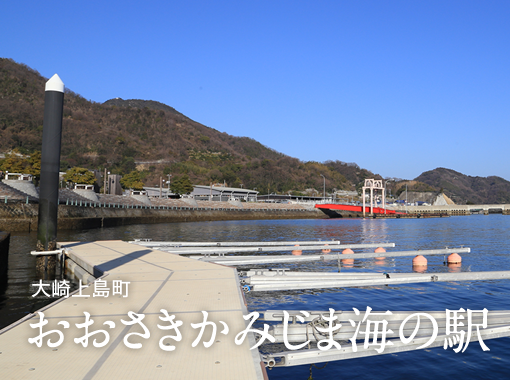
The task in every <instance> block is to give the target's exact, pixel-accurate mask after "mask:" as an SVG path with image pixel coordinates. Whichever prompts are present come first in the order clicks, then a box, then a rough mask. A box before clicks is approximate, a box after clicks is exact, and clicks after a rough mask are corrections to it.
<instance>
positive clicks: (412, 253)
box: [323, 247, 471, 261]
mask: <svg viewBox="0 0 510 380" xmlns="http://www.w3.org/2000/svg"><path fill="white" fill-rule="evenodd" d="M469 252H471V248H468V247H465V248H464V247H460V248H445V249H424V250H417V251H396V252H384V253H373V252H371V253H355V254H352V255H342V256H340V255H324V256H323V260H324V261H329V260H338V259H371V258H375V257H400V256H415V255H422V256H427V255H447V254H449V253H469Z"/></svg>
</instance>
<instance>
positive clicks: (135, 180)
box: [120, 170, 143, 190]
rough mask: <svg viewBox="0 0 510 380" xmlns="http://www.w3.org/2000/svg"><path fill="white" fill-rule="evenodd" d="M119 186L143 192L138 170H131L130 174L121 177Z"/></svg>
mask: <svg viewBox="0 0 510 380" xmlns="http://www.w3.org/2000/svg"><path fill="white" fill-rule="evenodd" d="M120 184H121V185H122V187H123V188H125V189H133V190H143V182H142V179H141V176H140V172H139V171H138V170H133V171H132V172H131V173H129V174H126V175H125V176H123V177H122V179H121V180H120Z"/></svg>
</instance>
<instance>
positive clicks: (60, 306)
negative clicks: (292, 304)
mask: <svg viewBox="0 0 510 380" xmlns="http://www.w3.org/2000/svg"><path fill="white" fill-rule="evenodd" d="M61 247H62V248H64V249H65V251H66V252H67V255H68V256H69V257H70V259H71V260H73V261H74V262H75V263H78V265H80V267H81V268H83V269H84V270H86V271H87V272H88V273H90V274H93V275H94V276H95V277H99V276H104V277H103V278H102V280H104V281H106V283H107V284H108V285H109V286H110V287H111V284H112V281H113V280H122V281H124V282H127V281H129V282H130V284H129V287H128V289H129V293H128V297H123V296H122V295H115V296H112V295H111V294H110V295H109V297H107V298H103V297H93V296H92V295H93V293H94V286H89V287H88V288H86V289H83V291H82V294H83V295H89V296H90V297H88V298H78V297H69V298H62V299H60V300H59V301H57V302H55V303H54V304H52V305H49V306H48V307H46V308H44V309H43V310H42V312H43V313H44V318H45V319H47V320H48V321H49V323H48V324H47V325H46V326H44V328H43V329H44V331H49V330H53V329H59V330H61V331H62V332H63V334H64V337H65V340H64V342H63V343H62V344H61V345H60V346H59V347H55V348H52V347H48V345H47V343H46V342H47V339H48V338H50V340H51V341H52V342H55V341H57V340H58V336H57V334H52V335H49V336H47V337H44V339H43V341H44V343H43V345H42V347H37V346H36V344H30V343H29V342H28V339H29V338H34V337H36V336H38V334H39V330H38V328H31V327H30V324H35V323H37V322H39V315H38V314H30V315H28V316H27V317H26V318H24V319H23V320H21V321H20V322H17V323H15V324H14V325H11V326H8V327H7V328H5V329H4V330H2V332H1V334H0V352H1V353H0V374H1V378H2V379H16V380H20V379H37V380H44V379H48V380H55V379H94V380H96V379H108V380H112V379H123V380H129V379H263V378H264V376H265V369H264V366H263V365H261V361H260V355H259V352H258V351H257V350H251V351H250V347H252V346H253V345H254V337H253V336H252V335H251V334H248V337H247V339H246V340H245V341H244V343H243V344H241V345H239V346H238V345H236V344H235V343H234V338H235V336H236V334H238V333H239V332H241V331H243V330H244V329H245V320H244V319H243V314H244V315H246V314H247V310H246V305H245V302H244V300H243V295H242V292H241V290H240V287H239V283H238V279H237V273H236V270H235V269H234V268H228V267H224V266H220V265H215V264H210V263H204V262H200V261H197V260H190V259H188V258H185V257H180V256H178V255H174V254H170V253H166V252H161V251H154V250H152V249H149V248H144V247H140V246H138V245H133V244H128V243H126V242H121V241H101V242H94V243H63V244H61ZM162 309H165V310H167V311H168V314H169V315H175V321H182V322H183V325H182V326H180V327H179V330H180V332H181V334H182V340H181V341H180V342H177V341H175V340H172V339H170V338H167V339H166V340H165V343H169V344H171V345H173V346H175V347H176V349H175V350H174V351H168V352H167V351H163V350H162V349H161V348H160V347H159V341H160V339H161V338H162V337H163V336H168V335H176V333H175V331H171V330H161V329H159V328H158V327H157V326H158V325H164V326H168V325H169V322H163V321H162V320H161V319H160V318H159V317H163V313H162V312H161V310H162ZM130 311H132V312H135V313H137V314H144V315H145V318H144V319H143V321H142V322H143V323H144V324H145V326H146V327H147V328H148V330H149V331H150V337H149V338H147V339H144V338H142V337H140V336H134V335H133V336H130V337H129V341H131V342H132V343H141V344H142V345H143V347H142V348H140V349H131V348H127V347H126V345H125V344H124V339H125V338H126V337H127V336H128V335H129V334H131V333H143V329H142V328H141V326H139V325H132V326H127V325H124V324H123V323H122V321H121V320H124V321H130V320H131V319H130V317H129V316H128V312H130ZM202 311H207V312H208V313H209V315H208V321H212V322H215V323H216V325H217V327H218V329H217V331H216V338H215V340H214V343H213V344H212V346H211V347H209V348H205V347H204V346H203V342H207V341H209V339H210V337H211V331H212V327H211V326H207V328H206V330H205V332H204V335H203V337H202V339H201V341H200V343H199V344H198V345H197V346H196V347H192V342H193V341H194V340H195V338H197V336H198V333H199V332H200V329H194V328H192V327H191V325H190V324H191V323H201V322H203V314H202ZM84 312H88V313H90V315H91V319H92V320H94V322H95V323H94V324H93V325H92V326H90V331H91V332H92V331H95V330H106V331H107V332H108V333H109V335H110V339H109V343H108V344H107V345H106V346H104V347H100V348H98V347H94V346H93V343H92V341H93V340H94V339H97V340H98V341H102V340H103V334H98V335H95V336H93V337H91V338H90V342H89V344H88V346H87V347H83V346H82V345H81V344H76V343H75V342H74V341H73V339H75V338H79V337H81V336H83V335H84V329H83V328H81V329H80V328H77V327H76V326H75V324H76V323H78V324H81V323H84V321H85V315H84ZM60 321H67V322H68V323H69V324H70V327H69V328H68V329H65V328H63V326H62V325H57V323H58V322H60ZM106 321H112V322H114V323H115V328H112V329H110V328H109V327H107V326H106V325H103V323H104V322H106ZM220 321H223V322H225V323H226V324H227V326H228V328H229V332H228V334H227V335H223V334H221V331H222V330H223V327H222V324H221V323H220Z"/></svg>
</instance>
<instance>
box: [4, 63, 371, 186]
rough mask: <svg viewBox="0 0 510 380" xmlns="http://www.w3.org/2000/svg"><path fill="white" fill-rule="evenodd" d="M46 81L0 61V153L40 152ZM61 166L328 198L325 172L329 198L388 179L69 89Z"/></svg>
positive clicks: (150, 104)
mask: <svg viewBox="0 0 510 380" xmlns="http://www.w3.org/2000/svg"><path fill="white" fill-rule="evenodd" d="M46 81H47V79H46V78H43V77H42V76H41V75H40V74H39V73H38V72H37V71H35V70H33V69H31V68H29V67H27V66H26V65H23V64H19V63H16V62H15V61H13V60H12V59H5V58H3V59H0V153H5V152H8V151H10V150H11V149H14V148H17V149H18V151H19V152H20V153H31V152H33V151H35V150H40V146H41V141H42V124H43V113H44V85H45V82H46ZM61 163H62V169H64V170H65V169H66V168H68V167H74V166H82V167H86V168H89V169H99V170H103V169H104V168H107V169H108V170H109V171H110V172H112V173H118V174H126V173H128V172H130V171H132V170H134V169H135V168H136V169H138V170H140V171H141V172H142V175H143V178H144V182H145V184H146V185H159V177H160V176H161V177H163V178H165V179H166V175H167V174H171V175H173V176H176V175H180V174H184V173H186V174H188V175H189V176H190V178H191V180H192V181H193V183H195V184H205V185H208V184H210V183H211V182H213V183H216V182H220V183H224V182H226V183H227V185H229V186H241V184H242V185H243V186H244V187H245V188H252V189H253V188H257V189H258V191H260V192H261V193H265V192H266V191H267V192H280V193H282V192H284V193H288V192H289V191H294V192H295V193H299V192H303V191H304V190H305V189H309V188H315V189H318V190H319V192H320V190H322V187H323V179H322V177H321V174H322V175H324V176H325V177H326V191H328V192H331V191H332V190H333V189H338V190H354V189H355V187H356V185H357V184H358V182H359V181H360V180H362V179H364V178H367V177H371V178H373V177H376V178H381V177H380V176H376V175H375V174H374V173H371V172H370V171H368V170H366V169H361V168H359V167H358V166H357V165H355V164H345V163H342V162H340V161H335V162H328V163H326V164H324V163H318V162H302V161H300V160H298V159H297V158H293V157H289V156H286V155H284V154H282V153H279V152H277V151H275V150H273V149H271V148H269V147H266V146H264V145H262V144H261V143H259V142H257V141H255V140H254V139H252V138H249V137H235V136H231V135H229V134H227V133H223V132H219V131H217V130H215V129H213V128H209V127H207V126H205V125H203V124H200V123H198V122H196V121H193V120H192V119H190V118H189V117H187V116H185V115H183V114H181V113H180V112H178V111H177V110H175V109H174V108H172V107H170V106H167V105H165V104H162V103H159V102H156V101H150V100H138V99H130V100H123V99H120V98H116V99H111V100H108V101H106V102H105V103H103V104H100V103H96V102H93V101H88V100H86V99H84V98H83V97H82V96H80V95H78V94H76V93H74V92H73V91H70V90H67V89H66V93H65V97H64V118H63V134H62V154H61ZM344 173H345V174H344Z"/></svg>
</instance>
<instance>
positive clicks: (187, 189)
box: [170, 174, 193, 195]
mask: <svg viewBox="0 0 510 380" xmlns="http://www.w3.org/2000/svg"><path fill="white" fill-rule="evenodd" d="M170 190H171V191H172V193H174V194H179V195H182V194H189V193H191V192H192V191H193V184H192V183H191V181H190V179H189V176H188V175H187V174H183V175H182V176H180V177H176V178H174V179H173V180H172V183H171V184H170Z"/></svg>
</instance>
